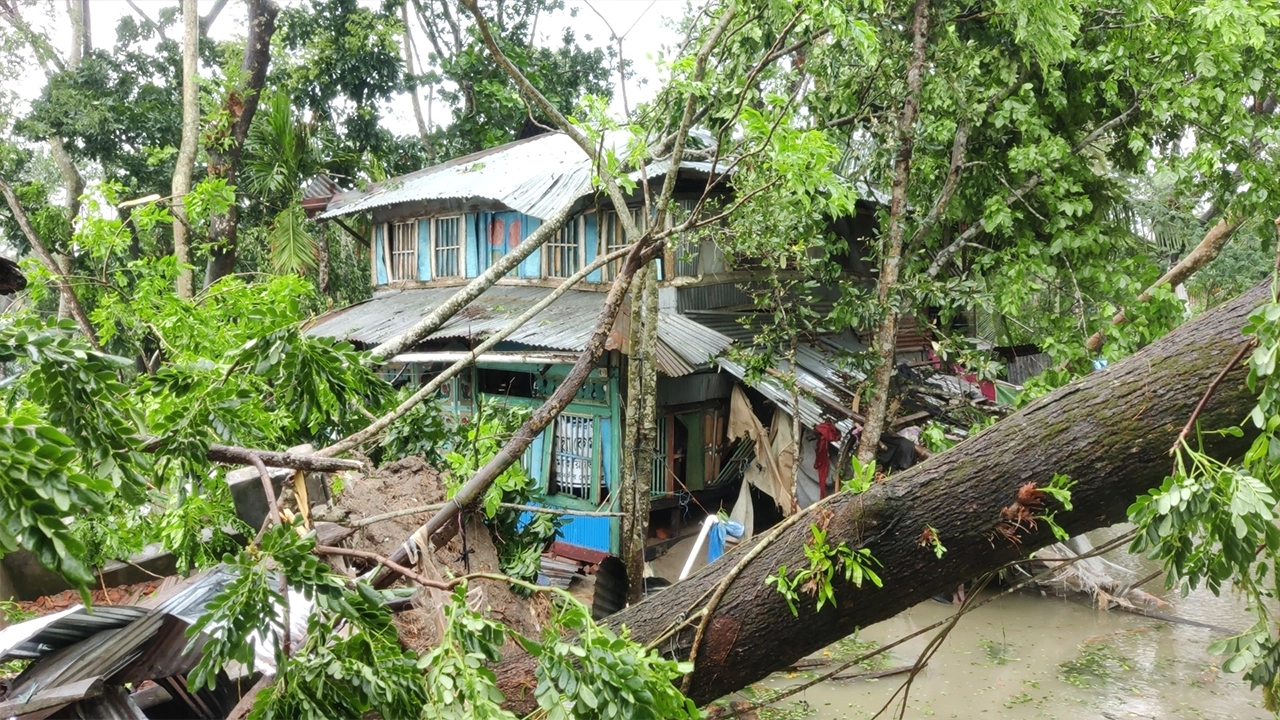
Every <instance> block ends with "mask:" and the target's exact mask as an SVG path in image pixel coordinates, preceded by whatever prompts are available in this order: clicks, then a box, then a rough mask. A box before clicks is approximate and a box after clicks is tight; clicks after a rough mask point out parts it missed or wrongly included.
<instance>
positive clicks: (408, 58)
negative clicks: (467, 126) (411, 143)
mask: <svg viewBox="0 0 1280 720" xmlns="http://www.w3.org/2000/svg"><path fill="white" fill-rule="evenodd" d="M400 21H401V22H403V23H404V69H405V73H406V74H408V75H409V76H410V77H411V78H412V76H413V74H414V67H413V32H412V30H410V27H409V3H407V2H406V3H404V4H402V5H401V6H400ZM406 89H407V90H408V91H409V98H410V100H411V101H412V102H413V119H414V121H415V122H417V123H418V138H419V139H420V140H422V147H423V148H425V149H426V150H427V154H428V156H430V153H431V141H430V136H429V135H428V133H427V121H426V118H424V117H423V116H422V100H421V99H419V98H418V83H417V80H412V79H411V80H410V85H409V87H408V88H406Z"/></svg>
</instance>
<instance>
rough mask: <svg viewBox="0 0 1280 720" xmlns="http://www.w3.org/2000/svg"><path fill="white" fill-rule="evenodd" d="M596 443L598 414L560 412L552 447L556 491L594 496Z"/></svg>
mask: <svg viewBox="0 0 1280 720" xmlns="http://www.w3.org/2000/svg"><path fill="white" fill-rule="evenodd" d="M594 447H595V420H594V418H592V417H591V416H590V415H570V414H569V413H561V414H560V415H558V416H556V427H555V434H554V438H553V441H552V447H551V463H552V467H553V471H552V472H553V473H554V474H553V476H552V477H553V484H552V491H553V492H557V493H560V494H562V495H569V496H571V497H576V498H581V499H583V500H590V499H591V490H592V477H593V474H594V473H593V470H594V466H595V463H594V462H593V460H594V458H593V453H594Z"/></svg>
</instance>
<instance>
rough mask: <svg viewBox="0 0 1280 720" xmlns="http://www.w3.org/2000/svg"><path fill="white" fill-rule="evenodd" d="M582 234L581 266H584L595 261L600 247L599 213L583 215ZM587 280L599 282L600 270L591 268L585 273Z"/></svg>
mask: <svg viewBox="0 0 1280 720" xmlns="http://www.w3.org/2000/svg"><path fill="white" fill-rule="evenodd" d="M583 219H584V220H585V221H586V222H584V223H583V225H584V226H585V227H583V230H582V235H583V240H582V242H583V247H582V266H583V267H586V266H588V265H590V264H591V263H593V262H595V259H596V255H598V254H599V253H597V252H596V251H597V250H598V249H599V248H600V213H598V212H594V213H591V214H590V215H584V216H583ZM587 282H600V270H598V269H597V270H592V271H591V273H590V274H588V275H587Z"/></svg>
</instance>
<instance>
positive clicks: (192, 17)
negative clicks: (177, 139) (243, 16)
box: [173, 0, 200, 299]
mask: <svg viewBox="0 0 1280 720" xmlns="http://www.w3.org/2000/svg"><path fill="white" fill-rule="evenodd" d="M199 29H200V16H199V15H198V14H197V12H196V0H182V145H181V146H179V148H178V160H177V164H176V166H175V167H174V169H173V213H174V217H176V218H177V220H178V222H176V223H174V225H173V254H174V257H176V258H177V260H178V265H179V266H181V267H179V269H178V282H177V291H178V297H181V298H187V299H189V298H191V296H192V294H193V293H194V288H193V281H194V279H193V277H192V272H191V268H190V267H188V266H189V265H191V241H190V237H189V236H188V234H187V228H188V220H187V210H186V207H185V202H186V196H187V193H189V192H191V177H192V175H193V174H194V173H195V168H196V148H197V146H198V145H199V141H200V32H199Z"/></svg>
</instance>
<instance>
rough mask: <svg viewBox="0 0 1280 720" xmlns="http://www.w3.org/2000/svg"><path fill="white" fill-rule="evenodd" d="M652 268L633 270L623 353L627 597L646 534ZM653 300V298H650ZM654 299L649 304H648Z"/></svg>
mask: <svg viewBox="0 0 1280 720" xmlns="http://www.w3.org/2000/svg"><path fill="white" fill-rule="evenodd" d="M656 278H657V269H656V268H655V267H654V266H653V265H650V266H649V267H647V268H644V269H643V270H641V271H640V272H639V273H637V275H636V280H635V284H634V288H635V290H633V291H632V293H631V337H630V341H631V342H630V345H631V348H630V353H629V354H628V356H627V413H626V418H625V419H626V436H625V438H624V442H623V444H622V449H623V470H622V475H623V485H622V487H621V488H620V489H619V496H620V499H621V501H622V502H621V510H622V527H621V543H620V545H619V552H620V554H621V559H622V562H623V563H624V564H625V565H626V567H627V596H626V598H627V602H628V603H636V602H640V600H641V599H642V598H643V597H644V545H645V539H646V538H647V537H648V534H649V493H650V485H651V484H652V482H651V481H652V477H653V459H654V445H655V442H656V435H657V427H656V419H657V418H656V415H655V413H656V411H657V403H656V400H657V365H656V362H657V359H656V353H655V345H656V344H657V335H656V330H657V320H658V318H657V308H656V303H657V279H656ZM651 301H652V302H651ZM651 304H652V305H654V307H653V308H652V309H651V308H650V305H651Z"/></svg>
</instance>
